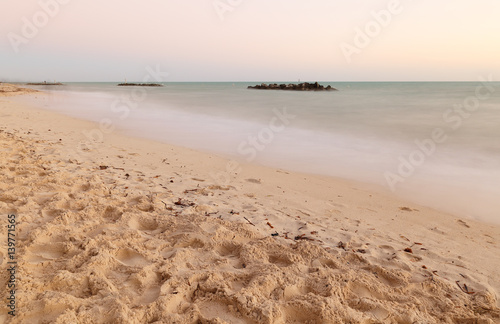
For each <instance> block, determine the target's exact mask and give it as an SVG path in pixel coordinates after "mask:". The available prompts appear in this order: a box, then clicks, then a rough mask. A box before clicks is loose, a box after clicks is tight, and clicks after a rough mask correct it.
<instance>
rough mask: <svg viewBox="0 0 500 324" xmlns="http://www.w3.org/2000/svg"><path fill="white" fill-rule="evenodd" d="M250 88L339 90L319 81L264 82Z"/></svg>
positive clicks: (249, 87)
mask: <svg viewBox="0 0 500 324" xmlns="http://www.w3.org/2000/svg"><path fill="white" fill-rule="evenodd" d="M248 89H259V90H295V91H337V89H335V88H332V86H330V85H329V86H326V87H325V86H323V85H321V84H319V83H318V82H315V83H307V82H304V83H299V84H293V83H290V84H280V85H278V84H277V83H273V84H269V85H268V84H265V83H262V84H260V85H256V86H248Z"/></svg>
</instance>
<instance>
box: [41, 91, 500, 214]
mask: <svg viewBox="0 0 500 324" xmlns="http://www.w3.org/2000/svg"><path fill="white" fill-rule="evenodd" d="M253 84H255V83H165V84H164V87H161V88H157V87H146V88H131V87H117V86H116V84H110V83H83V84H80V83H70V84H68V85H65V86H62V87H55V88H49V87H40V89H44V90H47V91H49V94H50V95H49V96H48V98H49V99H48V100H47V101H46V102H45V103H44V105H45V108H47V109H53V110H57V111H60V112H63V113H66V114H70V115H73V116H76V117H80V118H85V119H89V120H94V121H100V120H102V119H103V118H106V119H109V120H111V121H112V123H113V125H114V126H116V127H117V128H119V129H122V130H125V131H126V132H129V133H130V134H133V135H136V136H142V137H147V138H152V139H156V140H160V141H165V142H169V143H172V144H178V145H183V146H187V147H191V148H195V149H199V150H204V151H210V152H216V153H221V154H224V155H227V156H231V157H233V158H235V159H236V160H244V161H249V162H257V163H262V164H267V165H272V166H277V167H283V168H288V169H292V170H298V171H305V172H312V173H318V174H325V175H331V176H339V177H344V178H350V179H355V180H360V181H365V182H371V183H375V184H380V185H382V186H384V187H385V188H387V189H388V190H393V191H395V192H396V193H397V194H400V195H402V196H405V197H407V198H410V199H413V200H414V201H417V202H420V203H424V204H427V205H430V206H434V207H436V208H440V209H443V210H446V211H450V212H453V213H457V214H460V215H462V216H470V217H475V218H479V219H482V220H486V221H491V222H496V223H500V202H499V201H500V199H499V198H500V140H499V139H500V83H496V82H490V83H487V84H481V83H479V82H451V83H448V82H415V83H413V82H404V83H390V82H384V83H376V82H367V83H363V82H356V83H347V82H331V83H329V82H323V83H322V84H325V85H327V84H330V85H332V86H333V87H335V88H338V89H339V90H340V91H336V92H289V91H265V90H249V89H247V86H248V85H253ZM464 105H465V107H464ZM277 112H278V113H277ZM287 115H288V116H289V117H287ZM290 115H293V118H292V117H291V116H290ZM436 129H439V130H440V131H439V130H438V131H436ZM435 132H438V133H439V135H440V136H435V138H434V139H433V134H434V133H435ZM417 143H419V144H417Z"/></svg>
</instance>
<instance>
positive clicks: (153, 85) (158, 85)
mask: <svg viewBox="0 0 500 324" xmlns="http://www.w3.org/2000/svg"><path fill="white" fill-rule="evenodd" d="M118 86H119V87H163V85H162V84H159V83H120V84H118Z"/></svg>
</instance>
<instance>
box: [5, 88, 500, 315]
mask: <svg viewBox="0 0 500 324" xmlns="http://www.w3.org/2000/svg"><path fill="white" fill-rule="evenodd" d="M14 94H21V95H24V96H32V97H33V98H35V97H36V100H39V101H40V103H43V102H44V96H45V94H44V93H42V92H32V90H19V89H18V87H16V86H10V85H6V84H0V116H1V121H2V122H1V123H0V161H1V164H0V168H1V172H0V177H1V181H0V213H1V215H2V231H1V232H0V260H1V261H0V264H1V268H2V271H1V274H0V283H1V287H2V290H1V291H0V296H1V298H2V300H3V301H4V302H3V303H2V304H1V305H0V322H5V323H179V324H180V323H408V324H410V323H500V308H499V306H500V302H499V298H500V280H499V278H500V258H499V257H498V256H499V255H500V226H498V225H493V224H487V223H482V222H478V221H475V220H472V219H462V218H459V217H457V216H454V215H450V214H447V213H444V212H440V211H437V210H434V209H431V208H427V207H425V206H420V205H417V204H414V203H410V202H408V201H404V200H401V199H399V198H397V197H394V196H393V195H391V194H389V193H386V192H384V191H382V190H381V189H379V188H376V187H373V186H370V185H366V184H362V183H356V182H352V181H347V180H342V179H336V178H331V177H323V176H318V175H309V174H301V173H297V172H290V171H286V170H281V169H275V168H268V167H263V166H259V165H252V164H246V163H243V162H238V163H237V164H235V163H232V162H230V161H229V160H228V159H225V158H223V157H220V156H216V155H211V154H207V153H202V152H197V151H193V150H190V149H186V148H181V147H175V146H172V145H168V144H164V143H160V142H154V141H149V140H145V139H139V138H132V137H128V136H126V135H124V134H121V133H120V132H119V131H118V130H114V131H112V132H109V133H104V132H101V133H100V134H103V136H94V140H92V141H89V139H88V137H86V136H85V135H84V134H89V132H94V134H97V133H95V132H97V131H98V130H100V129H101V130H102V125H101V126H99V125H97V124H95V123H91V122H87V121H83V120H78V119H73V118H71V117H67V116H63V115H60V114H57V113H54V112H50V111H45V110H40V109H38V108H36V107H30V106H27V105H25V104H20V103H19V102H17V101H16V97H14V96H12V95H14ZM221 179H224V180H225V181H221ZM226 180H228V181H226ZM8 215H16V221H17V224H16V228H15V235H16V241H15V244H16V246H15V248H16V251H15V258H16V261H17V269H16V282H15V284H16V289H17V291H16V293H15V296H16V304H15V306H16V308H15V311H16V316H11V315H9V314H8V312H9V311H11V309H9V308H8V307H7V303H6V302H5V301H6V300H7V298H8V297H9V295H10V293H9V289H8V288H7V287H8V283H9V278H10V277H9V275H10V274H9V272H8V271H7V270H6V269H7V268H8V261H9V254H8V252H7V251H8V247H9V246H8V234H7V225H8V218H7V216H8Z"/></svg>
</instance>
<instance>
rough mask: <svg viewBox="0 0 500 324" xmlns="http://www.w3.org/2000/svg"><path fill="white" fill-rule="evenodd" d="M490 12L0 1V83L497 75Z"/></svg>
mask: <svg viewBox="0 0 500 324" xmlns="http://www.w3.org/2000/svg"><path fill="white" fill-rule="evenodd" d="M498 17H500V1H498V0H475V1H471V0H439V1H436V0H434V1H430V0H372V1H368V0H348V1H347V0H309V1H305V0H187V1H186V0H184V1H181V0H143V1H138V0H23V1H8V0H0V80H1V81H11V82H16V81H19V82H23V81H34V82H35V81H36V82H38V81H43V80H47V81H53V80H56V81H62V82H71V81H75V82H99V81H102V82H115V81H123V80H124V79H127V80H128V81H142V80H144V78H145V76H146V75H148V69H149V70H151V69H153V70H155V69H156V70H157V71H160V70H161V72H162V73H161V80H160V77H159V78H158V80H156V81H163V82H169V81H172V82H178V81H295V80H299V79H300V80H304V81H306V80H308V81H469V80H477V78H478V76H480V75H489V74H493V75H494V76H495V75H498V77H497V78H500V59H498V58H500V19H498ZM158 75H160V74H158Z"/></svg>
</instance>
